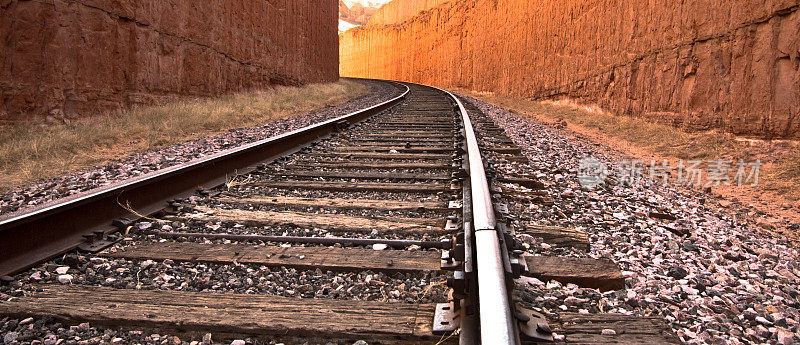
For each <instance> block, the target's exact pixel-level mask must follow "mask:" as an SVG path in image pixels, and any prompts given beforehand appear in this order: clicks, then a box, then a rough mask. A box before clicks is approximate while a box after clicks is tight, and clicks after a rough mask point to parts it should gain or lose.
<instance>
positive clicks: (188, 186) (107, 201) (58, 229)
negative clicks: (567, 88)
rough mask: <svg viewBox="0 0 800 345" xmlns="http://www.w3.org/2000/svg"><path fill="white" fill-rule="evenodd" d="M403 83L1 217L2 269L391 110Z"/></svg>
mask: <svg viewBox="0 0 800 345" xmlns="http://www.w3.org/2000/svg"><path fill="white" fill-rule="evenodd" d="M397 84H398V85H402V84H399V83H397ZM402 87H403V88H405V91H404V92H403V93H402V94H401V95H400V96H397V97H395V98H392V99H390V100H388V101H385V102H382V103H380V104H377V105H374V106H371V107H369V108H366V109H362V110H359V111H356V112H353V113H350V114H347V115H344V116H340V117H337V118H334V119H331V120H327V121H324V122H321V123H318V124H315V125H311V126H307V127H304V128H301V129H298V130H295V131H291V132H289V133H285V134H281V135H278V136H275V137H272V138H268V139H264V140H260V141H257V142H253V143H250V144H247V145H243V146H240V147H238V148H235V149H231V150H227V151H223V152H221V153H219V154H215V155H212V156H209V157H205V158H201V159H198V160H195V161H191V162H189V163H186V164H182V165H178V166H175V167H171V168H167V169H164V170H160V171H158V172H156V173H153V174H151V175H147V176H143V177H138V178H133V179H129V180H126V181H123V182H121V183H119V184H116V185H112V186H108V187H103V188H100V189H98V190H96V191H94V192H90V193H88V194H86V195H83V196H80V197H77V198H74V199H71V200H67V201H65V202H59V203H57V204H54V205H52V206H47V207H43V208H40V209H37V210H34V211H32V212H28V213H24V214H20V215H16V216H12V217H10V218H7V219H3V220H0V275H10V274H13V273H16V272H19V271H21V270H23V269H26V268H28V267H31V266H33V265H35V264H37V263H39V262H42V261H45V260H47V259H49V258H52V257H54V256H56V255H59V254H61V253H64V252H67V251H69V250H72V249H74V248H76V247H78V246H79V245H80V244H82V243H83V242H84V241H85V240H86V238H88V237H92V236H96V235H97V234H99V233H108V232H111V231H114V230H115V227H114V226H112V222H113V221H114V220H116V219H120V218H128V219H139V218H140V217H141V215H147V214H152V213H154V212H157V211H159V210H161V209H162V208H164V207H165V206H166V205H167V202H168V201H169V200H171V199H175V198H183V197H188V196H189V195H191V194H192V193H194V192H195V191H196V189H197V188H198V187H204V188H212V187H215V186H219V185H221V184H223V183H225V182H226V179H227V178H228V177H229V176H232V175H234V174H236V173H246V172H248V171H252V170H253V169H254V168H255V166H256V165H258V164H260V163H264V162H267V161H270V160H272V159H275V158H278V157H281V156H284V155H286V154H290V153H293V152H296V151H297V150H299V149H300V148H301V147H303V146H305V145H308V144H310V143H311V142H313V141H315V140H317V139H320V138H322V137H325V136H328V135H330V134H331V133H333V132H335V131H337V130H339V129H341V127H342V126H343V125H345V126H346V125H349V124H351V123H356V122H359V121H363V120H365V119H367V118H369V117H371V116H373V115H376V114H378V113H380V112H382V111H384V110H387V109H389V108H391V107H393V106H395V105H397V104H399V103H400V102H402V101H403V100H404V99H405V98H406V96H407V95H408V92H409V88H408V86H405V85H402ZM122 205H125V206H124V207H123V206H122Z"/></svg>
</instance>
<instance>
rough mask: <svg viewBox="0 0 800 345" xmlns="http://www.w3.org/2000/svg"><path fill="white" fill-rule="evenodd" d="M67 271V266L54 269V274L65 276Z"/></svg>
mask: <svg viewBox="0 0 800 345" xmlns="http://www.w3.org/2000/svg"><path fill="white" fill-rule="evenodd" d="M67 271H69V267H67V266H61V267H59V268H56V273H58V274H67Z"/></svg>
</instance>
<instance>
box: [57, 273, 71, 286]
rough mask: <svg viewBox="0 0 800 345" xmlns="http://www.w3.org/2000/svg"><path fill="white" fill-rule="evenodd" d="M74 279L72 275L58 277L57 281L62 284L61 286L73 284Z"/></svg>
mask: <svg viewBox="0 0 800 345" xmlns="http://www.w3.org/2000/svg"><path fill="white" fill-rule="evenodd" d="M72 278H73V277H72V275H69V274H62V275H60V276H58V278H57V279H58V282H59V283H61V284H69V283H72Z"/></svg>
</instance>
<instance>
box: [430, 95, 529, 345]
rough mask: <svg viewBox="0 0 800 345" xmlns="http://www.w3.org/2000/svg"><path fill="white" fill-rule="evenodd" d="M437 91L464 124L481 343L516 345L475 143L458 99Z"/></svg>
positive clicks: (488, 195) (491, 209) (493, 221)
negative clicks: (450, 101) (450, 102)
mask: <svg viewBox="0 0 800 345" xmlns="http://www.w3.org/2000/svg"><path fill="white" fill-rule="evenodd" d="M439 90H441V91H442V92H445V93H447V94H448V95H449V96H450V97H451V98H453V100H454V101H455V103H456V104H457V105H458V110H459V111H460V112H461V119H462V122H463V123H464V136H465V140H466V144H467V159H468V163H469V172H468V173H469V176H470V185H471V193H470V194H471V196H472V222H473V223H472V224H473V228H474V232H475V251H476V258H475V260H476V261H477V271H478V272H477V273H478V303H479V317H480V336H481V343H482V344H487V345H488V344H516V343H517V342H518V337H517V335H516V334H517V332H516V330H515V328H514V322H513V320H514V319H513V314H512V312H511V305H510V302H509V301H510V300H509V296H508V290H507V289H506V286H507V285H506V280H505V279H506V278H505V268H504V263H503V255H502V249H501V248H500V245H501V243H500V238H499V237H498V234H497V229H496V225H497V221H496V219H495V215H494V207H493V206H492V197H491V193H490V192H489V183H488V181H487V180H486V172H485V171H484V167H483V159H482V158H481V153H480V148H479V147H478V140H477V138H476V137H475V131H474V130H473V128H472V121H471V120H470V118H469V115H468V114H467V110H466V109H465V108H464V104H462V103H461V100H460V99H458V97H456V96H455V95H453V94H452V93H450V92H449V91H447V90H442V89H439Z"/></svg>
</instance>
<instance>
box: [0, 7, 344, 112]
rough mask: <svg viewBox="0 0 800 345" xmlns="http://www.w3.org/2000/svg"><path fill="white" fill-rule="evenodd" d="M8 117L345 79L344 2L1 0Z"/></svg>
mask: <svg viewBox="0 0 800 345" xmlns="http://www.w3.org/2000/svg"><path fill="white" fill-rule="evenodd" d="M0 18H2V20H1V21H0V100H2V102H1V103H0V121H8V120H20V119H25V118H28V117H31V116H33V115H38V116H42V115H46V114H52V115H55V116H60V114H64V116H67V117H77V116H82V115H87V114H91V113H97V112H100V111H103V110H109V109H115V108H120V107H126V106H129V105H132V104H137V103H148V102H151V101H152V100H153V99H154V98H159V97H164V96H178V95H197V96H211V95H218V94H221V93H226V92H233V91H239V90H246V89H251V88H260V87H265V86H269V85H273V84H287V85H295V84H302V83H308V82H323V81H335V80H337V78H338V71H337V64H338V54H337V50H336V47H337V36H338V35H337V34H338V33H337V19H336V18H337V8H336V2H335V1H334V0H317V1H294V0H270V1H249V0H231V1H192V0H175V1H160V0H139V1H133V0H52V1H22V0H0Z"/></svg>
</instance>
